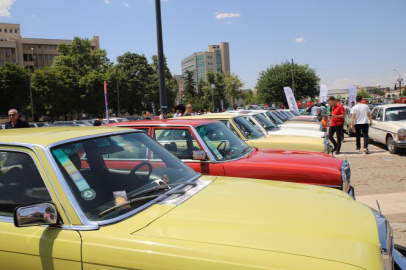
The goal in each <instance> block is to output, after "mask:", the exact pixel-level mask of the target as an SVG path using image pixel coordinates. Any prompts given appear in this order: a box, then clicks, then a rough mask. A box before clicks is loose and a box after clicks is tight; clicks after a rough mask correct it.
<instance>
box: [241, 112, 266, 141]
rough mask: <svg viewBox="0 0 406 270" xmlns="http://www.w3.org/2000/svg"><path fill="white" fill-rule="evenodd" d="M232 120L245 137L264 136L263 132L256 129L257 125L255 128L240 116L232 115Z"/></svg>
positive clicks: (255, 137)
mask: <svg viewBox="0 0 406 270" xmlns="http://www.w3.org/2000/svg"><path fill="white" fill-rule="evenodd" d="M233 121H234V123H235V124H236V125H237V127H238V128H239V129H240V130H241V132H242V133H243V134H244V136H245V138H247V139H257V138H262V137H264V136H265V134H263V133H262V132H261V131H258V127H257V128H255V127H254V126H253V125H252V124H251V123H249V122H248V121H247V119H245V118H244V117H242V116H240V117H234V118H233Z"/></svg>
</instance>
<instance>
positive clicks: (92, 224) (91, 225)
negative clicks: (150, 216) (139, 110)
mask: <svg viewBox="0 0 406 270" xmlns="http://www.w3.org/2000/svg"><path fill="white" fill-rule="evenodd" d="M127 133H142V134H146V133H145V132H143V131H141V130H134V129H131V130H125V129H123V131H118V132H113V133H111V132H107V133H101V134H94V135H89V136H83V137H77V138H73V139H68V140H64V141H60V142H57V143H53V144H50V145H48V146H47V147H46V148H45V149H46V151H45V154H46V155H47V158H48V160H49V162H50V164H51V166H52V168H53V169H54V172H55V174H56V176H57V178H58V180H59V182H60V184H61V186H62V189H63V190H64V191H65V194H66V196H67V197H68V200H69V202H70V203H71V205H72V207H73V209H74V211H75V213H76V214H77V216H78V217H79V220H80V221H81V222H82V224H83V225H73V227H74V228H76V229H77V230H82V229H81V228H83V230H97V229H98V228H99V226H102V225H108V224H112V223H116V222H118V221H121V220H123V219H126V218H128V217H130V216H133V215H135V214H136V213H138V212H140V211H142V210H144V209H146V208H148V207H150V206H152V205H153V204H155V203H156V202H157V201H159V200H161V199H162V196H164V195H165V194H162V196H159V197H157V198H155V199H154V200H151V201H149V202H148V203H145V204H143V205H142V206H140V207H138V208H136V209H134V210H132V211H129V212H127V213H125V214H122V215H120V216H118V217H115V218H111V219H108V220H103V221H90V220H89V219H88V218H87V217H86V215H85V213H83V211H82V208H81V207H80V206H79V204H78V203H77V201H76V199H75V197H74V195H73V194H72V191H71V190H70V188H69V186H68V184H67V183H66V181H65V178H64V177H63V175H62V172H61V171H60V170H59V167H58V165H57V164H56V161H55V159H54V158H53V156H52V154H51V151H50V150H51V148H52V147H55V146H58V145H61V144H66V143H70V142H75V141H81V140H86V139H91V138H95V137H101V136H112V135H121V134H127ZM147 136H149V135H147ZM154 141H155V143H157V144H158V145H159V146H161V145H160V144H159V143H158V142H157V141H156V140H154ZM161 147H162V146H161ZM191 170H192V169H191ZM196 174H197V175H196V176H195V177H193V178H191V179H189V180H188V181H186V182H192V181H194V180H196V179H198V178H199V177H200V176H201V174H199V173H197V172H196ZM180 187H182V185H179V186H177V187H174V188H172V189H171V190H172V191H173V190H177V189H179V188H180Z"/></svg>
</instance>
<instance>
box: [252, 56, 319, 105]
mask: <svg viewBox="0 0 406 270" xmlns="http://www.w3.org/2000/svg"><path fill="white" fill-rule="evenodd" d="M293 70H294V76H295V89H294V95H295V98H296V100H303V99H305V98H307V97H310V98H312V99H313V98H314V97H316V96H318V95H319V81H320V78H319V77H318V76H317V74H316V71H315V70H314V69H312V68H310V67H309V66H308V65H299V64H294V66H293ZM285 86H289V87H291V88H292V67H291V63H289V62H288V61H286V62H284V63H281V64H279V65H274V66H271V67H270V68H267V70H265V71H261V72H260V74H259V78H258V82H257V86H256V88H257V90H258V92H257V93H258V101H259V102H260V103H272V102H282V103H284V104H285V105H287V101H286V96H285V92H284V91H283V87H285ZM292 90H293V88H292Z"/></svg>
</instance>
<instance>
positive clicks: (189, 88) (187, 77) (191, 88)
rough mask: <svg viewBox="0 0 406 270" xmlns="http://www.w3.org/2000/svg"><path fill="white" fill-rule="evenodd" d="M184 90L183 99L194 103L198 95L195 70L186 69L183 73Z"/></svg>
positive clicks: (185, 101)
mask: <svg viewBox="0 0 406 270" xmlns="http://www.w3.org/2000/svg"><path fill="white" fill-rule="evenodd" d="M183 78H184V79H183V92H182V101H183V102H184V103H185V104H187V103H193V101H194V98H195V96H196V88H195V81H194V79H193V71H190V70H186V72H185V74H183Z"/></svg>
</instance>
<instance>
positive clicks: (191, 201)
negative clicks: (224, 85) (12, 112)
mask: <svg viewBox="0 0 406 270" xmlns="http://www.w3.org/2000/svg"><path fill="white" fill-rule="evenodd" d="M271 112H272V111H271ZM279 113H280V114H281V115H284V116H286V118H288V119H290V120H292V119H294V118H295V117H297V116H294V115H291V113H290V112H287V111H285V112H284V111H280V112H279ZM275 115H276V114H275ZM255 116H256V117H255ZM265 117H266V119H268V120H264V118H265ZM258 119H261V121H262V122H261V121H260V120H258ZM271 119H272V117H270V116H269V115H268V114H267V113H263V112H262V113H261V112H259V113H257V112H255V113H251V112H250V113H244V112H242V113H221V114H207V115H200V116H194V117H182V118H180V119H179V118H172V119H167V120H155V121H151V120H148V121H142V120H141V121H127V122H117V123H112V124H109V125H105V126H103V127H92V126H72V127H70V126H69V127H66V126H60V127H57V126H54V127H52V126H51V127H48V128H47V129H46V130H45V129H13V130H5V131H4V132H2V134H1V136H0V184H1V185H0V239H2V241H0V258H1V264H2V268H4V269H28V268H29V269H43V268H44V265H48V264H49V263H48V262H52V267H53V268H55V269H106V267H108V268H114V269H152V270H154V269H156V270H157V269H180V270H182V269H184V270H186V269H202V270H203V269H230V270H231V269H233V270H234V269H237V270H243V269H244V270H245V269H286V270H287V269H333V270H335V269H336V270H338V269H368V270H369V269H372V270H375V269H379V270H381V269H387V270H389V269H406V259H405V258H404V255H402V253H401V252H402V251H401V250H402V247H398V248H397V249H395V248H394V244H393V235H392V228H391V226H390V224H389V222H388V220H387V219H386V218H385V216H384V215H383V214H382V213H380V212H377V211H375V210H373V209H370V208H369V207H367V206H365V205H363V204H360V203H358V202H357V201H356V200H355V189H354V188H353V186H352V185H351V182H352V179H351V168H350V164H349V163H348V162H347V161H342V160H340V159H337V158H335V157H334V156H332V155H328V152H329V150H328V145H326V141H325V138H314V137H303V136H283V135H274V134H272V133H269V132H268V131H266V129H265V128H264V126H263V124H264V123H265V124H269V121H272V120H271ZM278 119H279V118H278ZM280 121H282V120H280ZM286 121H288V120H286ZM271 123H273V124H275V122H271ZM288 123H289V122H286V123H285V124H288ZM298 123H301V124H302V123H303V121H298ZM285 124H281V126H283V125H285ZM298 125H300V124H298ZM303 125H312V123H311V122H309V123H307V124H306V123H305V124H303ZM114 126H115V127H114ZM275 127H278V125H275ZM278 128H279V127H278ZM305 130H306V129H305ZM27 177H28V178H27ZM27 179H29V181H27Z"/></svg>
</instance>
